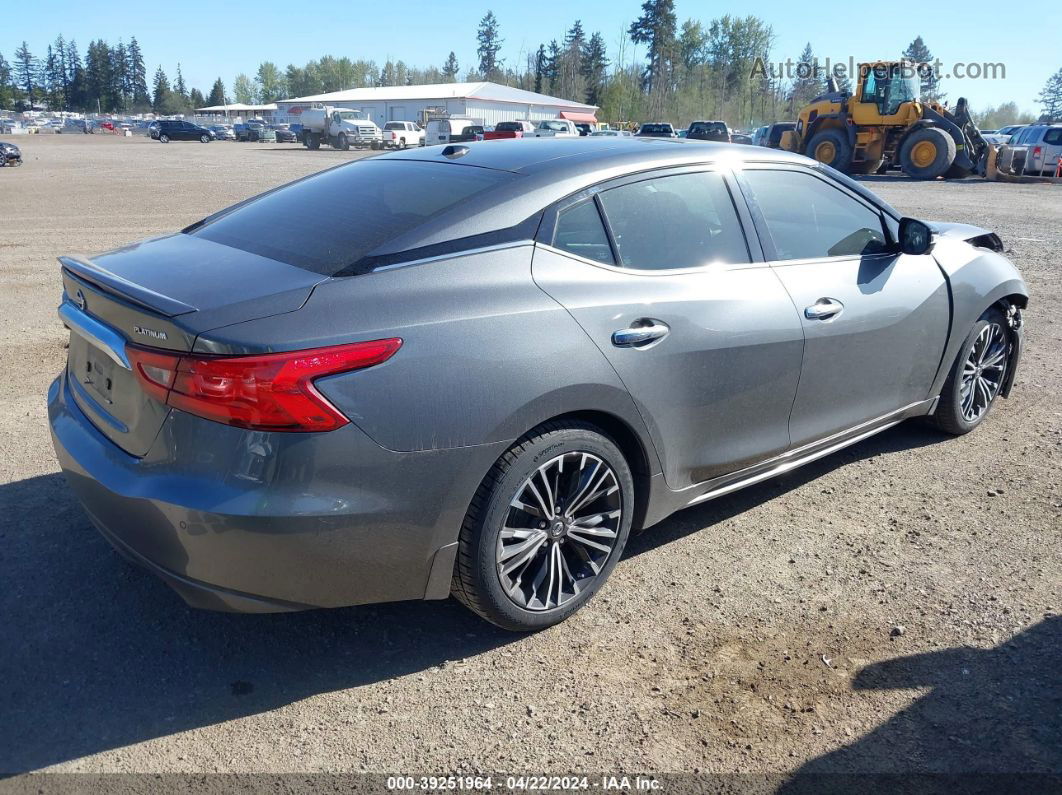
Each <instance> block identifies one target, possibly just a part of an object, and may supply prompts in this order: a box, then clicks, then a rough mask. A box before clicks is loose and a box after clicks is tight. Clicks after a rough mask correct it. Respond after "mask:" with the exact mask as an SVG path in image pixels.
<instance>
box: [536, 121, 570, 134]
mask: <svg viewBox="0 0 1062 795" xmlns="http://www.w3.org/2000/svg"><path fill="white" fill-rule="evenodd" d="M539 127H540V128H542V129H546V130H556V131H557V132H566V131H567V130H568V125H567V124H565V123H564V122H561V121H544V122H542V124H540V125H539Z"/></svg>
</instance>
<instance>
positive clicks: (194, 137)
mask: <svg viewBox="0 0 1062 795" xmlns="http://www.w3.org/2000/svg"><path fill="white" fill-rule="evenodd" d="M151 137H152V138H154V139H156V140H158V141H160V142H161V143H164V144H168V143H169V142H170V141H202V142H203V143H205V144H208V143H210V142H211V141H213V140H214V138H215V136H214V133H213V132H211V131H210V130H208V129H207V128H206V127H200V126H199V125H198V124H192V122H190V121H181V120H179V119H173V120H171V119H163V120H162V121H158V122H156V123H155V125H154V126H152V128H151Z"/></svg>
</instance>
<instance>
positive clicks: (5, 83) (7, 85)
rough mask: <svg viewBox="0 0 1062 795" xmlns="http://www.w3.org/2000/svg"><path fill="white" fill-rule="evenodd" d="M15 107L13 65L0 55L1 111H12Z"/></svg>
mask: <svg viewBox="0 0 1062 795" xmlns="http://www.w3.org/2000/svg"><path fill="white" fill-rule="evenodd" d="M14 106H15V86H14V85H13V84H12V82H11V64H9V63H8V62H7V59H6V58H4V54H3V53H0V110H11V109H12V108H14Z"/></svg>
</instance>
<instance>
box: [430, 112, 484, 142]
mask: <svg viewBox="0 0 1062 795" xmlns="http://www.w3.org/2000/svg"><path fill="white" fill-rule="evenodd" d="M483 132H484V131H483V121H482V119H468V118H464V117H461V118H457V117H453V116H451V117H450V118H449V119H431V120H430V121H428V126H427V127H426V128H425V133H424V145H425V146H433V145H435V144H453V143H462V142H464V141H482V140H483Z"/></svg>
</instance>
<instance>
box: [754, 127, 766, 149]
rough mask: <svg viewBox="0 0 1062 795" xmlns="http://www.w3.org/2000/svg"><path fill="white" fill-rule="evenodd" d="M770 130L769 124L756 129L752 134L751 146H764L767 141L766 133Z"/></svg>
mask: <svg viewBox="0 0 1062 795" xmlns="http://www.w3.org/2000/svg"><path fill="white" fill-rule="evenodd" d="M769 129H770V125H769V124H765V125H763V126H762V127H757V128H756V132H754V133H753V134H752V145H753V146H764V145H765V142H766V140H767V131H768V130H769Z"/></svg>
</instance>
